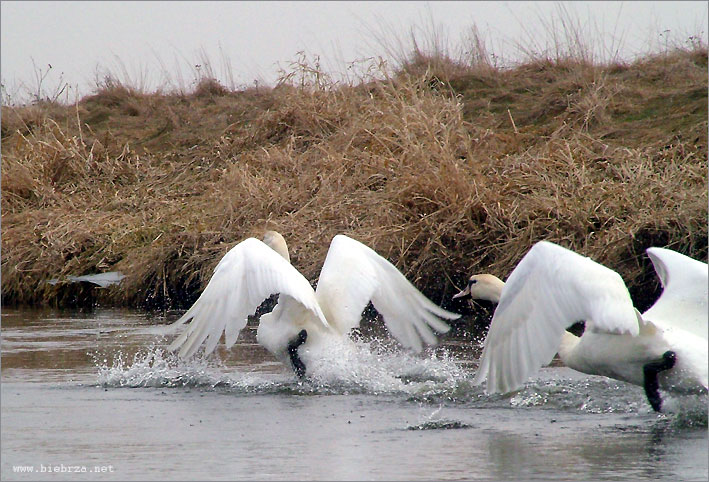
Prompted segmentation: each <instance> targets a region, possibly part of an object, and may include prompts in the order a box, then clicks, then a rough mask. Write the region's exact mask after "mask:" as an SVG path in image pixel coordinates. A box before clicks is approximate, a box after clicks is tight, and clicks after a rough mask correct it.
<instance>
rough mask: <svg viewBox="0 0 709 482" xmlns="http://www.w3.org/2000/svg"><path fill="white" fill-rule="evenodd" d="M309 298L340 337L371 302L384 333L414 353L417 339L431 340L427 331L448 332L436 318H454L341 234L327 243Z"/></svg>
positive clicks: (419, 343) (433, 338)
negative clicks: (316, 279) (313, 298)
mask: <svg viewBox="0 0 709 482" xmlns="http://www.w3.org/2000/svg"><path fill="white" fill-rule="evenodd" d="M315 294H316V296H317V299H318V302H319V303H320V307H321V308H322V310H323V313H324V314H325V317H326V318H327V320H328V321H329V322H330V325H331V326H334V327H335V328H336V329H337V330H339V331H340V332H341V333H347V332H348V331H349V330H350V329H351V328H354V327H356V326H359V322H360V320H361V318H362V311H363V310H364V309H365V307H366V306H367V303H369V301H370V300H371V302H372V304H373V305H374V307H375V308H376V309H377V311H378V312H379V313H381V315H382V316H383V317H384V322H385V323H386V326H387V328H388V329H389V332H390V333H391V334H392V335H393V336H394V337H395V338H396V339H397V340H399V342H400V343H401V344H402V345H404V346H405V347H407V348H412V349H414V350H416V351H421V350H422V348H423V343H422V341H423V342H425V343H427V344H435V343H436V342H437V339H436V336H435V335H434V334H433V331H431V328H433V329H434V330H436V331H437V332H440V333H445V332H447V331H448V330H449V329H450V327H449V326H448V325H447V324H445V323H444V322H443V321H441V319H440V318H444V319H448V320H454V319H456V318H459V317H460V315H457V314H454V313H450V312H448V311H446V310H444V309H442V308H440V307H438V306H436V305H435V304H434V303H432V302H431V301H430V300H429V299H428V298H426V297H425V296H424V295H423V294H421V292H420V291H418V290H417V289H416V288H415V287H414V285H412V284H411V283H410V282H409V281H408V280H407V279H406V278H405V277H404V275H403V274H401V273H400V272H399V270H398V269H396V267H395V266H394V265H393V264H391V263H390V262H389V261H387V260H386V259H384V258H383V257H381V256H379V255H378V254H377V253H376V252H375V251H374V250H372V249H371V248H369V247H367V246H365V245H364V244H362V243H360V242H359V241H355V240H354V239H352V238H348V237H347V236H344V235H342V234H338V235H337V236H335V237H334V238H333V239H332V243H330V249H329V250H328V252H327V257H326V259H325V264H324V265H323V268H322V271H321V272H320V280H319V281H318V287H317V289H316V291H315Z"/></svg>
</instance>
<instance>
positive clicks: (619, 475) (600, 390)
mask: <svg viewBox="0 0 709 482" xmlns="http://www.w3.org/2000/svg"><path fill="white" fill-rule="evenodd" d="M176 317H177V314H168V315H167V316H153V315H149V314H145V313H141V312H136V311H122V310H97V311H95V312H92V313H87V314H82V313H78V312H56V311H37V310H11V309H4V310H3V313H2V389H1V396H2V425H1V427H2V463H1V465H2V469H1V470H2V473H1V475H2V479H3V480H77V479H78V480H118V479H120V480H156V479H157V480H172V479H176V480H433V479H435V480H462V479H465V480H481V479H482V480H486V479H487V480H489V479H495V480H501V479H507V480H514V479H544V480H555V479H563V480H574V479H575V480H589V479H594V480H600V479H605V480H625V479H653V480H656V479H660V480H662V479H664V480H706V479H707V476H708V474H707V449H708V448H709V444H708V441H709V440H708V435H707V404H706V397H703V398H702V399H699V400H698V399H696V398H693V399H685V400H681V399H667V400H666V408H667V413H665V414H659V415H658V414H655V413H653V412H652V411H651V410H650V409H649V407H648V405H647V403H646V401H645V399H644V395H643V392H642V390H641V389H640V388H638V387H634V386H630V385H626V384H623V383H621V382H615V381H613V380H608V379H605V378H602V377H591V376H586V375H582V374H579V373H577V372H574V371H572V370H569V369H566V368H563V367H558V366H552V367H550V368H545V369H543V370H542V371H541V373H540V374H539V376H538V377H537V378H535V379H534V380H532V381H531V382H530V383H528V385H527V386H526V387H525V388H524V389H523V390H521V391H520V392H518V393H517V394H515V395H513V396H511V397H502V396H486V395H485V394H484V393H483V392H482V390H481V389H480V387H474V386H472V385H471V383H470V380H471V378H472V375H473V374H474V370H475V357H476V355H477V351H476V350H472V349H471V342H470V340H468V339H467V338H465V337H463V336H459V337H457V338H456V337H451V339H448V338H444V343H443V344H442V346H440V347H438V348H437V349H435V350H433V351H430V352H427V353H425V354H423V355H421V356H412V355H407V354H404V353H401V352H399V351H397V350H395V349H394V348H392V347H391V346H390V344H387V343H378V342H376V340H375V339H372V338H371V337H369V336H363V337H362V338H361V339H360V340H359V341H358V343H357V351H356V353H355V354H354V355H353V356H350V358H349V359H348V360H347V362H348V366H343V365H344V364H342V363H340V364H338V363H336V362H335V360H333V363H332V367H331V372H330V373H329V374H327V376H321V377H319V378H318V379H317V380H314V381H308V382H303V383H301V382H298V381H296V380H295V378H294V376H293V375H292V373H290V372H289V370H287V369H286V368H285V367H283V366H282V365H280V364H279V363H277V362H275V361H274V360H273V359H272V358H271V356H270V355H269V354H268V353H267V352H265V351H264V350H263V349H261V348H260V347H259V346H258V345H257V344H256V343H255V337H254V333H253V329H251V330H244V333H242V337H241V340H240V342H239V343H238V344H237V345H236V346H235V347H234V348H233V349H232V350H229V351H226V350H224V349H223V347H221V348H220V349H218V351H217V353H216V355H213V356H211V357H208V358H206V359H196V360H191V361H188V362H184V361H180V360H178V359H177V358H176V357H174V356H173V355H172V354H169V353H167V352H166V351H165V347H166V345H167V340H165V339H163V338H161V337H160V336H159V335H156V334H155V329H154V326H155V325H156V324H159V323H165V322H166V321H167V320H172V319H175V318H176ZM252 328H253V327H252ZM30 469H32V470H33V471H34V472H32V473H26V472H19V470H30ZM55 470H56V471H57V472H54V471H55ZM83 470H85V471H86V472H81V471H83Z"/></svg>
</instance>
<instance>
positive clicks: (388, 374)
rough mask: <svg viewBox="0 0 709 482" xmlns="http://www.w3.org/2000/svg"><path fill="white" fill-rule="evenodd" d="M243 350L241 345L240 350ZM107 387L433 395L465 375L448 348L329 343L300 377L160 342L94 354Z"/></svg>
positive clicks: (101, 383)
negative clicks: (181, 353) (190, 353)
mask: <svg viewBox="0 0 709 482" xmlns="http://www.w3.org/2000/svg"><path fill="white" fill-rule="evenodd" d="M236 349H238V346H237V348H236ZM93 357H94V364H95V366H96V368H97V371H98V383H99V384H100V385H101V386H104V387H132V388H138V387H203V388H220V389H225V390H234V391H248V392H273V391H280V392H287V393H300V394H314V393H318V394H348V393H370V394H383V393H402V392H403V393H406V394H427V393H434V392H439V391H446V390H452V389H455V386H456V384H457V383H458V380H460V379H463V378H464V377H465V374H464V373H463V371H462V370H461V369H460V368H459V367H458V365H457V363H456V361H455V360H454V359H453V358H452V357H451V356H449V355H448V354H447V353H446V352H445V351H439V352H438V353H432V352H431V353H428V354H425V355H421V356H417V355H413V354H411V353H408V352H402V351H400V350H397V349H395V348H392V347H391V346H388V345H386V344H384V343H381V342H379V341H377V340H372V341H369V342H364V341H361V340H357V341H355V342H351V340H343V341H342V342H337V343H332V344H328V347H327V350H326V351H325V352H323V353H320V354H319V356H318V357H317V358H315V359H314V360H313V361H311V364H310V365H309V366H308V374H309V376H308V378H307V379H305V380H303V381H299V380H298V379H297V378H295V376H294V375H293V374H292V372H290V371H289V370H288V369H287V368H285V367H284V368H283V370H282V372H281V373H280V374H276V375H274V374H270V373H260V372H254V371H248V372H243V371H240V370H241V369H243V368H241V367H228V366H226V365H225V364H224V363H223V362H221V361H220V359H219V358H218V357H215V356H207V357H204V356H202V357H199V356H196V357H192V358H190V359H188V360H183V359H181V358H179V357H178V356H177V355H176V354H174V353H172V352H169V351H167V350H166V349H165V348H164V347H163V346H162V345H160V344H153V345H150V346H148V347H146V348H145V349H141V350H139V351H138V352H137V353H136V354H135V355H133V356H132V357H130V356H128V355H126V354H124V353H123V352H120V351H119V352H118V353H117V354H116V355H115V356H113V358H112V360H111V361H110V362H109V360H108V358H107V357H103V358H102V357H101V356H100V355H98V354H94V355H93Z"/></svg>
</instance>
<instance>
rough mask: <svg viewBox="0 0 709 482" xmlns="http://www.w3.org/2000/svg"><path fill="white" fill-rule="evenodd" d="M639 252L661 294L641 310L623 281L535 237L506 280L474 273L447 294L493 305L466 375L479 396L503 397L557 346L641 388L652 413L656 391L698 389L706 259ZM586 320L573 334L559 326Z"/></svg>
mask: <svg viewBox="0 0 709 482" xmlns="http://www.w3.org/2000/svg"><path fill="white" fill-rule="evenodd" d="M647 254H648V256H649V257H650V260H651V261H652V263H653V266H654V267H655V271H656V273H657V275H658V277H659V278H660V282H661V284H662V286H663V292H662V295H661V296H660V298H659V299H658V300H657V301H656V302H655V303H654V304H653V305H652V307H650V309H648V310H647V311H645V313H643V314H642V315H641V314H640V313H639V312H638V311H637V310H636V309H635V308H634V306H633V303H632V301H631V299H630V294H629V293H628V289H627V288H626V286H625V283H624V282H623V280H622V278H621V277H620V275H619V274H618V273H616V272H615V271H613V270H611V269H609V268H607V267H605V266H603V265H601V264H598V263H596V262H595V261H593V260H591V259H590V258H587V257H584V256H581V255H579V254H577V253H575V252H573V251H570V250H568V249H566V248H563V247H561V246H559V245H556V244H554V243H551V242H548V241H540V242H538V243H536V244H535V245H534V246H533V247H532V248H531V249H530V250H529V252H528V253H527V254H526V255H525V256H524V257H523V258H522V260H521V261H520V262H519V264H518V265H517V267H515V269H514V270H513V271H512V273H511V274H510V276H509V278H508V280H507V283H505V282H503V281H502V280H500V279H499V278H497V277H495V276H493V275H490V274H481V275H473V276H472V277H471V278H470V280H469V282H468V284H467V286H466V287H465V289H464V290H463V291H461V292H460V293H458V294H456V295H454V296H453V298H463V297H471V298H473V299H485V300H488V301H492V302H494V303H498V305H497V308H496V309H495V312H494V314H493V317H492V322H491V323H490V329H489V331H488V333H487V336H486V338H485V342H484V348H483V353H482V356H481V359H480V366H479V368H478V371H477V372H476V374H475V378H474V379H473V383H474V384H481V383H482V382H483V381H484V380H485V379H487V386H486V392H487V393H508V392H512V391H515V390H518V389H519V388H521V386H522V385H523V383H524V382H525V381H526V380H527V378H529V377H530V376H532V375H533V374H534V373H536V371H537V370H538V369H539V368H540V367H541V366H542V365H545V364H548V363H549V362H551V360H552V358H553V357H554V354H555V353H557V352H558V354H559V357H560V358H561V361H562V362H563V363H564V364H565V365H566V366H568V367H569V368H572V369H574V370H577V371H580V372H583V373H587V374H591V375H603V376H606V377H610V378H615V379H617V380H622V381H625V382H629V383H632V384H635V385H639V386H642V387H644V389H645V394H646V396H647V399H648V401H649V403H650V405H651V406H652V408H653V409H654V410H655V411H657V412H659V411H661V407H662V398H661V397H660V393H659V389H660V388H661V389H663V390H666V391H668V392H674V393H680V394H686V393H706V391H707V326H708V320H707V278H708V273H707V264H706V263H702V262H700V261H697V260H694V259H692V258H689V257H687V256H685V255H683V254H680V253H677V252H675V251H672V250H669V249H665V248H659V247H652V248H648V249H647ZM584 320H585V322H586V328H585V331H584V333H583V335H582V336H581V337H577V336H574V335H573V334H571V333H569V332H567V331H565V329H566V328H568V327H570V326H571V325H572V324H574V323H575V322H577V321H584Z"/></svg>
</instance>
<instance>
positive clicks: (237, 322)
mask: <svg viewBox="0 0 709 482" xmlns="http://www.w3.org/2000/svg"><path fill="white" fill-rule="evenodd" d="M275 293H279V300H278V304H277V305H276V306H275V308H274V309H273V311H272V312H270V313H268V314H265V315H262V316H261V319H260V321H259V325H258V329H257V332H256V336H257V341H258V343H259V344H261V345H262V346H263V347H265V348H266V349H267V350H268V351H269V352H271V353H272V354H273V355H274V356H275V357H276V358H277V359H278V360H280V361H281V362H283V363H284V364H286V365H289V366H292V368H293V370H294V371H295V373H296V374H297V375H298V376H299V377H303V376H304V375H305V374H306V370H307V366H308V365H309V360H312V357H315V356H317V353H318V351H319V350H326V349H327V345H328V341H336V340H341V339H343V338H344V337H345V336H346V335H347V333H348V332H349V331H350V329H352V328H354V327H356V326H359V323H360V319H361V316H362V311H363V310H364V309H365V307H366V306H367V304H368V303H369V301H370V300H371V302H372V304H373V305H374V307H375V308H376V309H377V311H379V313H380V314H381V315H382V316H383V318H384V322H385V324H386V326H387V328H388V330H389V332H390V333H391V334H392V335H394V337H396V339H397V340H398V341H399V342H400V343H401V344H402V345H404V346H405V347H407V348H411V349H413V350H415V351H417V352H419V351H421V350H422V348H423V344H424V343H426V344H435V343H436V341H437V339H436V336H435V335H434V333H433V331H432V330H431V328H433V329H434V330H436V331H437V332H439V333H445V332H446V331H448V330H449V327H448V325H447V324H446V323H444V322H443V321H441V318H443V319H448V320H453V319H456V318H458V317H459V316H460V315H456V314H454V313H449V312H448V311H445V310H443V309H441V308H439V307H438V306H436V305H435V304H433V303H432V302H431V301H430V300H429V299H428V298H426V297H425V296H424V295H423V294H421V293H420V292H419V291H418V290H417V289H416V288H415V287H414V286H413V285H412V284H411V283H410V282H409V281H408V280H407V279H406V278H405V277H404V275H403V274H401V273H400V272H399V271H398V270H397V269H396V267H395V266H394V265H393V264H391V263H390V262H389V261H387V260H386V259H384V258H383V257H381V256H379V255H378V254H377V253H376V252H375V251H373V250H372V249H371V248H369V247H367V246H365V245H363V244H362V243H360V242H358V241H355V240H354V239H351V238H349V237H347V236H344V235H337V236H335V237H334V238H333V239H332V242H331V244H330V249H329V251H328V253H327V257H326V259H325V263H324V265H323V267H322V270H321V272H320V279H319V282H318V285H317V290H315V291H313V288H312V287H311V286H310V283H308V281H307V280H306V279H305V278H304V277H303V275H301V274H300V273H299V272H298V271H297V270H296V269H295V268H294V267H293V266H292V265H291V264H290V258H289V255H288V248H287V245H286V242H285V240H284V239H283V236H281V235H280V234H279V233H277V232H275V231H269V232H267V233H266V235H265V236H264V240H263V242H261V241H259V240H258V239H255V238H249V239H246V240H244V241H242V242H241V243H239V244H237V245H236V246H234V247H233V248H232V249H231V250H230V251H229V252H228V253H227V254H226V255H224V257H223V258H222V260H221V261H220V262H219V264H218V265H217V267H216V268H215V269H214V274H213V275H212V278H211V279H210V281H209V283H208V284H207V287H206V288H205V290H204V292H203V293H202V294H201V296H200V297H199V299H198V300H197V301H196V302H195V303H194V305H193V306H192V307H191V308H190V309H189V310H188V311H187V312H186V313H185V314H184V315H183V316H182V317H181V318H180V319H179V320H177V321H176V322H175V323H174V324H173V325H172V326H174V327H179V326H180V325H183V324H185V323H186V322H187V321H189V320H190V319H191V320H192V322H191V323H190V324H189V326H188V327H187V329H185V331H184V332H183V333H182V334H181V335H180V336H179V337H178V338H177V339H175V340H174V341H173V343H172V344H171V345H170V349H171V350H176V349H178V348H179V349H180V351H179V355H180V356H181V357H189V356H191V355H192V354H194V353H195V352H196V351H197V349H198V348H199V347H200V346H201V345H202V343H203V342H205V341H206V347H205V352H206V353H207V354H208V353H211V352H212V351H213V350H214V348H215V347H216V345H217V343H218V342H219V339H220V338H221V336H222V333H224V334H225V344H226V346H227V348H229V347H231V346H232V345H234V343H235V342H236V339H237V337H238V336H239V331H240V330H241V329H242V328H244V326H246V321H247V316H248V315H251V314H253V313H254V312H255V311H256V308H257V307H258V306H259V305H260V304H261V303H262V302H263V300H264V299H266V298H268V297H269V296H270V295H272V294H275Z"/></svg>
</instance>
